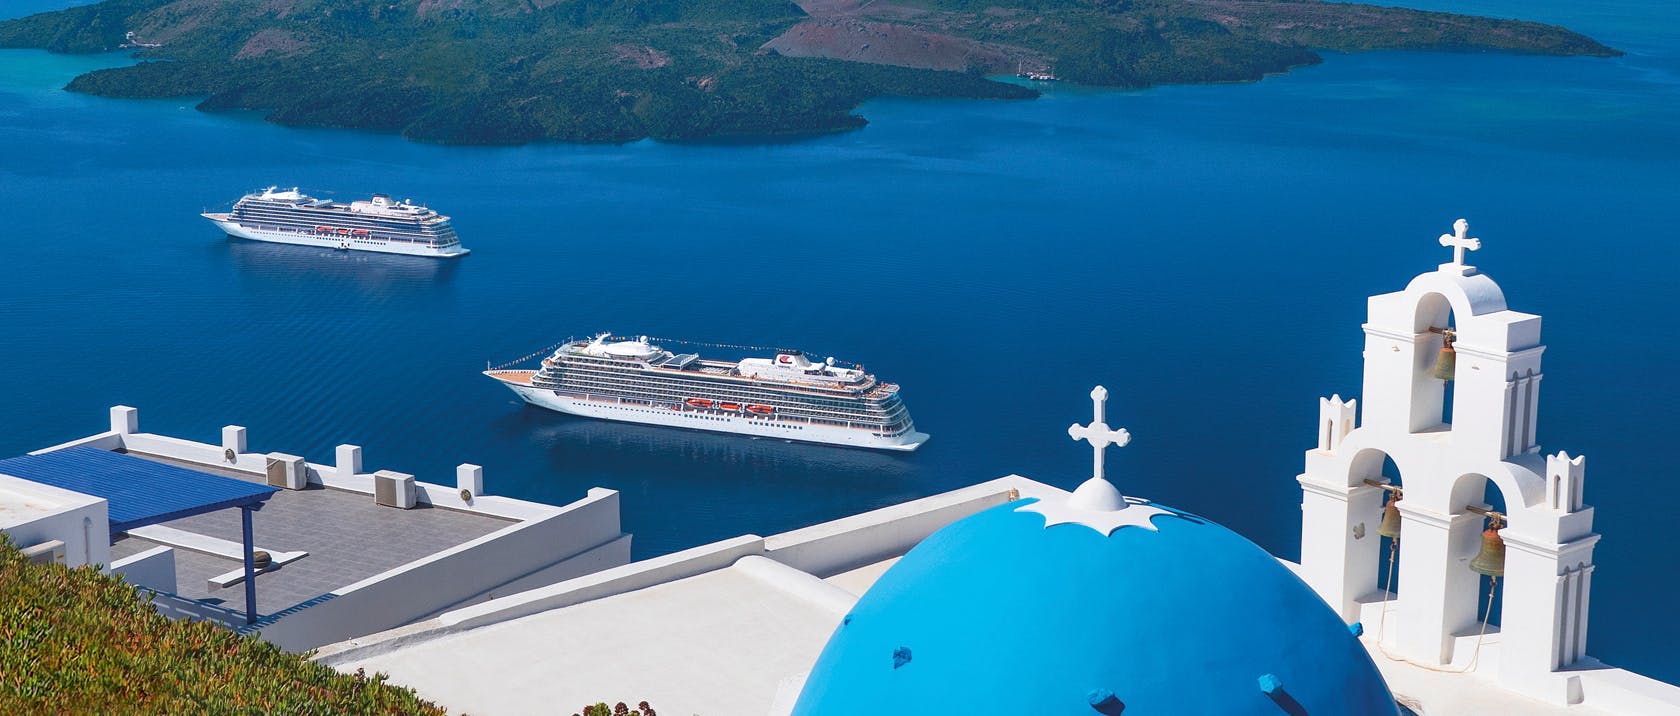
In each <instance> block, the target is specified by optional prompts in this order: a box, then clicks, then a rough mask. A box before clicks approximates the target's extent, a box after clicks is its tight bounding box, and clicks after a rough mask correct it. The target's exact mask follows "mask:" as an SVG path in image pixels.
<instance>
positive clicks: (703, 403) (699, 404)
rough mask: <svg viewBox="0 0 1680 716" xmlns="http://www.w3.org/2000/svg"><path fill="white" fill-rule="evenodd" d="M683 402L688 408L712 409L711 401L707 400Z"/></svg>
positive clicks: (698, 399)
mask: <svg viewBox="0 0 1680 716" xmlns="http://www.w3.org/2000/svg"><path fill="white" fill-rule="evenodd" d="M683 402H685V403H688V405H689V407H693V408H710V407H712V401H710V400H707V399H705V398H689V399H688V400H685V401H683Z"/></svg>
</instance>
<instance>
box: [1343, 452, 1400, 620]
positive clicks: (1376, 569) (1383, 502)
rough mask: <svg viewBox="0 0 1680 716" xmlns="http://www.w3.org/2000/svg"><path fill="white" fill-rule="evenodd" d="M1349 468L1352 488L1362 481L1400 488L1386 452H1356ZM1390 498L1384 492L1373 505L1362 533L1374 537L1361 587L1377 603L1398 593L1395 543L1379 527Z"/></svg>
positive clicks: (1396, 468)
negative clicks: (1365, 579)
mask: <svg viewBox="0 0 1680 716" xmlns="http://www.w3.org/2000/svg"><path fill="white" fill-rule="evenodd" d="M1349 467H1350V472H1351V475H1350V477H1351V478H1352V482H1353V484H1355V485H1358V484H1362V483H1363V481H1365V480H1375V481H1377V482H1386V483H1387V484H1388V485H1391V486H1393V487H1401V486H1402V484H1401V478H1400V466H1399V465H1398V464H1396V463H1395V462H1394V458H1392V457H1390V456H1389V455H1388V453H1385V452H1383V451H1381V450H1378V449H1376V448H1366V449H1364V450H1361V451H1359V453H1358V454H1356V455H1354V457H1353V460H1352V461H1351V462H1350V465H1349ZM1393 497H1394V493H1393V492H1391V491H1388V490H1384V494H1383V496H1382V498H1381V499H1380V500H1379V501H1378V502H1377V505H1376V509H1375V510H1374V511H1373V512H1372V513H1371V514H1370V515H1369V517H1368V518H1367V521H1366V522H1365V524H1367V525H1369V527H1368V529H1367V531H1366V535H1367V538H1369V537H1375V538H1376V541H1375V542H1374V543H1373V545H1372V547H1371V548H1368V549H1370V551H1369V552H1367V553H1366V555H1367V556H1366V557H1365V559H1369V560H1371V562H1367V563H1366V564H1367V565H1368V569H1370V571H1369V572H1367V573H1368V574H1372V575H1373V578H1372V580H1371V582H1370V583H1369V584H1367V585H1365V586H1366V589H1367V590H1368V591H1369V593H1371V594H1374V595H1375V596H1376V598H1377V599H1378V600H1391V599H1394V598H1396V597H1397V596H1398V595H1399V593H1400V560H1399V552H1398V547H1399V544H1398V543H1397V541H1396V540H1395V539H1393V538H1390V537H1387V536H1384V535H1383V534H1382V527H1381V525H1382V523H1383V517H1384V516H1385V514H1386V510H1387V507H1388V502H1389V500H1391V499H1393Z"/></svg>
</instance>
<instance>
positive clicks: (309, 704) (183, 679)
mask: <svg viewBox="0 0 1680 716" xmlns="http://www.w3.org/2000/svg"><path fill="white" fill-rule="evenodd" d="M0 713H3V714H41V713H160V714H162V713H171V714H173V713H183V714H184V713H277V714H328V713H382V714H442V713H444V710H443V709H442V708H440V707H438V706H437V705H435V704H432V703H429V702H427V701H423V700H421V699H420V698H419V697H417V696H415V694H414V692H413V691H412V690H410V689H406V688H401V687H397V686H392V685H390V684H387V683H385V676H384V675H383V674H375V675H374V676H372V677H368V676H366V675H365V674H363V673H362V672H361V671H359V670H358V671H357V672H356V673H355V674H341V673H339V672H337V671H334V670H333V669H331V668H329V667H326V666H322V665H320V664H316V663H313V662H310V661H308V660H306V659H305V658H303V657H302V656H299V655H296V654H288V653H286V652H284V651H281V650H280V649H279V648H277V647H275V646H274V645H273V644H269V643H267V642H263V641H259V640H257V639H255V638H253V637H249V636H241V635H240V634H238V633H235V632H233V631H231V630H229V629H227V628H225V627H223V626H220V625H217V624H213V623H210V622H185V621H170V620H168V619H165V618H164V617H163V616H161V615H159V614H158V613H157V611H156V610H154V609H153V608H152V606H151V604H150V603H149V600H147V599H146V598H143V597H141V596H140V594H139V592H137V591H136V590H135V589H134V587H132V586H130V585H129V584H128V583H127V582H124V581H123V580H122V578H120V577H114V576H110V575H105V574H100V573H99V571H98V570H97V569H94V568H92V567H78V568H76V569H68V568H66V567H64V566H63V565H56V564H55V565H39V564H32V563H30V562H29V561H28V560H26V559H24V557H23V555H22V554H20V553H19V552H18V551H17V550H16V549H15V548H13V547H12V545H11V542H10V540H8V539H6V538H5V535H0Z"/></svg>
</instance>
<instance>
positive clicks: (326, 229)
mask: <svg viewBox="0 0 1680 716" xmlns="http://www.w3.org/2000/svg"><path fill="white" fill-rule="evenodd" d="M315 233H317V234H330V233H332V227H331V226H317V227H315Z"/></svg>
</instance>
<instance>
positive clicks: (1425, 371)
mask: <svg viewBox="0 0 1680 716" xmlns="http://www.w3.org/2000/svg"><path fill="white" fill-rule="evenodd" d="M1453 313H1454V311H1453V306H1452V302H1451V301H1449V300H1448V299H1447V297H1446V296H1443V295H1441V294H1439V293H1428V294H1424V296H1423V297H1422V298H1420V299H1418V304H1417V310H1416V312H1415V313H1414V315H1413V319H1412V330H1413V331H1414V332H1416V333H1418V334H1419V335H1420V336H1422V340H1420V341H1418V360H1417V361H1416V365H1415V366H1414V368H1413V371H1414V374H1413V376H1412V386H1413V388H1412V392H1413V394H1412V401H1413V403H1414V404H1415V405H1417V406H1420V408H1421V412H1423V414H1429V413H1432V412H1433V411H1431V410H1430V408H1429V407H1428V406H1433V405H1439V406H1440V410H1439V415H1430V417H1431V418H1433V419H1434V423H1435V425H1436V426H1437V429H1439V428H1445V429H1448V430H1451V429H1452V423H1453V392H1454V391H1453V385H1454V383H1455V382H1456V381H1452V380H1443V379H1441V378H1437V377H1435V368H1436V364H1437V362H1438V361H1440V360H1442V358H1443V351H1442V347H1443V346H1444V345H1445V344H1446V335H1445V333H1442V331H1450V330H1455V324H1454V320H1453V318H1454V316H1453ZM1414 415H1416V416H1418V417H1422V415H1419V414H1418V413H1414ZM1424 422H1428V421H1427V420H1426V421H1424ZM1414 424H1416V423H1414ZM1425 429H1428V427H1425Z"/></svg>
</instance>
